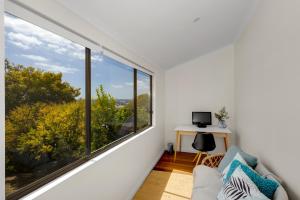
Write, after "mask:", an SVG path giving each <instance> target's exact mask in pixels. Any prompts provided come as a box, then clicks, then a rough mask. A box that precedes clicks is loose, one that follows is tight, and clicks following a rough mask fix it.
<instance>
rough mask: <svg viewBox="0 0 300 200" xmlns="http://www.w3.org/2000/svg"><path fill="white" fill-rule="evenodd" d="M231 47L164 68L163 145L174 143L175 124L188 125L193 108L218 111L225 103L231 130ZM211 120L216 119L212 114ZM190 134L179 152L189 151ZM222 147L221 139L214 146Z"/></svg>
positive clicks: (232, 89)
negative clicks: (166, 69) (229, 117)
mask: <svg viewBox="0 0 300 200" xmlns="http://www.w3.org/2000/svg"><path fill="white" fill-rule="evenodd" d="M233 52H234V51H233V46H228V47H225V48H222V49H219V50H217V51H215V52H212V53H210V54H207V55H204V56H201V57H198V58H196V59H194V60H192V61H189V62H187V63H184V64H181V65H179V66H175V67H174V68H171V69H170V70H168V71H166V74H165V77H166V79H165V80H166V89H165V92H166V98H165V113H166V115H165V145H166V144H167V143H168V142H172V143H175V131H174V128H175V127H176V125H182V124H191V122H192V111H211V112H212V114H213V113H214V112H217V111H218V110H219V109H221V108H222V106H226V108H227V110H228V111H229V114H230V116H231V119H230V120H229V121H228V125H229V128H231V129H232V130H234V124H233V121H234V109H233V107H234V72H233V69H234V66H233V65H234V62H233V61H234V54H233ZM213 123H214V124H217V120H216V119H215V118H214V117H213ZM193 139H194V138H193V137H189V136H184V137H183V141H182V151H185V152H190V151H192V147H191V144H192V141H193ZM223 150H224V143H223V140H222V139H220V138H219V139H217V149H216V151H218V152H220V151H223Z"/></svg>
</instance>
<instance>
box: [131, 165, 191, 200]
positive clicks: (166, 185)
mask: <svg viewBox="0 0 300 200" xmlns="http://www.w3.org/2000/svg"><path fill="white" fill-rule="evenodd" d="M192 187H193V177H192V174H191V173H187V172H182V171H175V170H174V171H173V172H164V171H156V170H153V171H152V172H151V173H150V174H149V176H148V177H147V179H146V180H145V182H144V183H143V185H142V186H141V188H140V189H139V191H138V192H137V193H136V195H135V197H134V198H133V199H134V200H187V199H190V198H191V194H192Z"/></svg>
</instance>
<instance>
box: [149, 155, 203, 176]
mask: <svg viewBox="0 0 300 200" xmlns="http://www.w3.org/2000/svg"><path fill="white" fill-rule="evenodd" d="M195 156H196V154H194V153H185V152H178V153H177V159H176V161H175V162H174V161H173V158H174V154H168V153H167V152H164V154H163V155H162V157H161V158H160V160H159V161H158V162H157V164H156V165H155V167H154V170H158V171H167V172H171V171H173V170H178V171H184V172H188V173H192V172H193V169H194V167H195V164H196V162H192V161H193V159H194V157H195ZM204 157H205V155H203V156H202V158H201V160H200V162H199V163H201V161H202V159H203V158H204Z"/></svg>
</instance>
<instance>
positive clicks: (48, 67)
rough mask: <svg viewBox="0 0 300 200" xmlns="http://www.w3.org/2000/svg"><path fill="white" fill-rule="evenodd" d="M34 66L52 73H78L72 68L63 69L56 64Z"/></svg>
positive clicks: (63, 67) (37, 64)
mask: <svg viewBox="0 0 300 200" xmlns="http://www.w3.org/2000/svg"><path fill="white" fill-rule="evenodd" d="M35 65H36V66H37V67H39V68H41V69H45V70H48V71H52V72H61V73H65V74H74V73H75V72H77V71H79V70H78V69H76V68H72V67H65V66H62V65H56V64H48V63H35Z"/></svg>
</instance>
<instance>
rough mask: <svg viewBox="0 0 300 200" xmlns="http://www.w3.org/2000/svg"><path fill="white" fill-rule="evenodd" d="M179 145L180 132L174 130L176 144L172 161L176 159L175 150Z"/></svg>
mask: <svg viewBox="0 0 300 200" xmlns="http://www.w3.org/2000/svg"><path fill="white" fill-rule="evenodd" d="M179 147H180V134H179V131H176V145H175V152H174V162H175V161H176V156H177V151H178V150H179Z"/></svg>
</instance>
